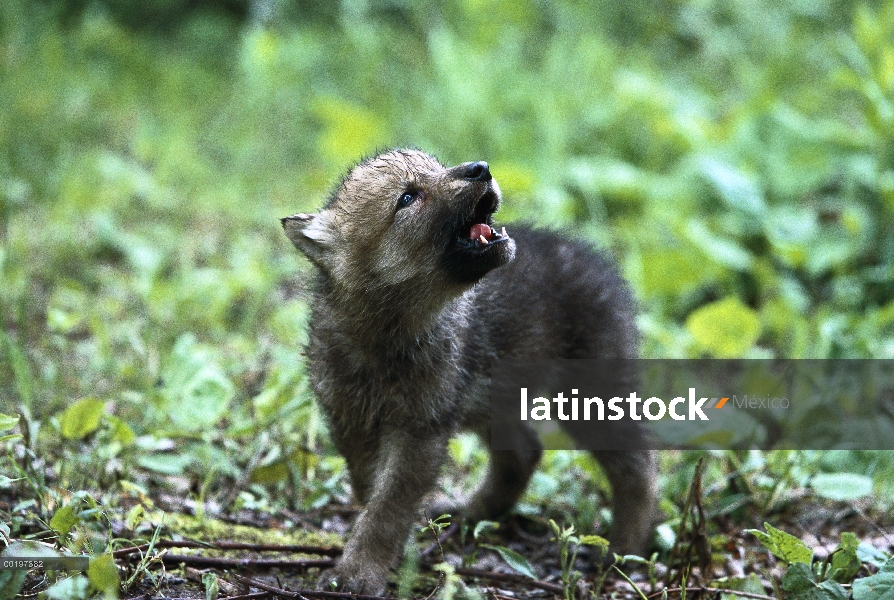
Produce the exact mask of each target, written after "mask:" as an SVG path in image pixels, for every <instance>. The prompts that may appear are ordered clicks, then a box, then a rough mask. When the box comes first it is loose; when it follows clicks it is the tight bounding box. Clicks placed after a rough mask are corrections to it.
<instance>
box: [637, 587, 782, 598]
mask: <svg viewBox="0 0 894 600" xmlns="http://www.w3.org/2000/svg"><path fill="white" fill-rule="evenodd" d="M693 592H695V593H697V592H701V593H709V594H733V595H735V596H742V597H743V598H757V600H776V596H766V595H764V594H755V593H754V592H740V591H739V590H728V589H725V588H714V587H687V588H681V587H676V588H667V589H663V590H661V591H659V592H655V593H654V594H649V595H648V596H647V598H658V597H660V596H661V595H662V594H665V593H667V594H672V593H678V594H680V595H683V593H685V594H686V595H687V596H688V595H689V594H690V593H693Z"/></svg>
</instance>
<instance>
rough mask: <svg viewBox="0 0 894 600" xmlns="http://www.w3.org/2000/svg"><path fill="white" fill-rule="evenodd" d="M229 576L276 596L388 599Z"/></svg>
mask: <svg viewBox="0 0 894 600" xmlns="http://www.w3.org/2000/svg"><path fill="white" fill-rule="evenodd" d="M230 577H233V578H234V579H236V581H239V582H240V583H242V584H244V585H247V586H249V587H256V588H258V589H260V590H265V591H268V592H271V593H273V594H275V595H277V596H281V597H283V598H295V599H299V600H300V599H301V598H342V599H346V600H389V599H388V598H385V597H384V596H365V595H363V594H349V593H347V592H325V591H322V590H297V591H294V592H293V591H289V590H284V589H282V588H279V587H276V586H275V585H270V584H268V583H264V582H263V581H258V580H256V579H252V578H251V577H243V576H242V575H236V574H230Z"/></svg>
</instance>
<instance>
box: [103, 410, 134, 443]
mask: <svg viewBox="0 0 894 600" xmlns="http://www.w3.org/2000/svg"><path fill="white" fill-rule="evenodd" d="M108 420H109V424H110V425H111V426H112V437H113V439H114V440H115V441H116V442H119V443H120V444H121V445H122V446H129V445H131V444H133V443H134V441H135V440H136V439H137V434H136V433H134V430H133V429H131V428H130V426H129V425H128V424H127V423H125V422H124V421H122V420H121V419H119V418H118V417H114V416H111V415H109V417H108Z"/></svg>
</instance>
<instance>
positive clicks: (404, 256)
mask: <svg viewBox="0 0 894 600" xmlns="http://www.w3.org/2000/svg"><path fill="white" fill-rule="evenodd" d="M499 204H500V188H499V187H498V186H497V182H496V181H495V180H494V179H493V178H492V177H491V174H490V170H489V169H488V166H487V163H485V162H473V163H463V164H461V165H458V166H456V167H452V168H447V167H445V166H444V165H442V164H441V163H440V162H438V161H437V160H436V159H435V158H433V157H431V156H429V155H428V154H425V153H424V152H421V151H419V150H390V151H387V152H383V153H381V154H379V155H377V156H374V157H373V158H369V159H367V160H364V161H363V162H361V163H360V164H358V165H357V166H356V167H354V168H353V169H351V171H350V172H349V173H348V174H347V176H346V177H345V178H344V180H343V181H342V183H341V185H340V186H339V187H338V188H337V189H336V190H335V193H334V194H333V195H332V197H331V199H330V201H329V203H328V204H327V205H326V206H325V208H323V210H321V211H320V212H319V213H316V214H297V215H293V216H291V217H286V218H284V219H282V224H283V227H284V228H285V231H286V235H287V236H288V237H289V239H290V240H292V242H293V243H294V244H295V246H296V247H297V248H298V249H299V250H300V251H301V252H303V253H304V254H305V255H306V256H307V257H308V258H309V259H310V260H311V261H312V262H313V263H314V264H316V265H317V266H318V267H319V268H320V269H321V270H322V271H323V272H325V273H326V274H327V275H329V276H330V277H331V278H332V279H333V280H334V281H335V282H338V283H339V284H341V285H347V286H351V282H355V283H356V285H358V286H361V285H362V286H363V287H364V288H366V289H368V291H372V292H374V291H375V290H376V289H379V288H386V287H389V288H393V286H395V285H397V286H400V285H401V284H408V285H419V286H443V287H444V288H445V291H446V290H447V289H451V290H453V289H465V288H468V287H470V286H471V285H472V284H474V283H475V282H477V281H478V280H479V279H481V278H482V277H483V276H484V275H486V274H487V273H488V272H489V271H491V270H492V269H495V268H497V267H501V266H503V265H505V264H506V263H508V262H509V261H510V260H512V258H513V257H514V256H515V241H514V240H512V238H510V237H509V236H508V235H507V234H505V230H504V229H495V228H494V227H493V214H494V212H495V211H496V210H497V207H498V206H499ZM420 292H422V293H427V292H428V290H425V291H423V290H422V289H420Z"/></svg>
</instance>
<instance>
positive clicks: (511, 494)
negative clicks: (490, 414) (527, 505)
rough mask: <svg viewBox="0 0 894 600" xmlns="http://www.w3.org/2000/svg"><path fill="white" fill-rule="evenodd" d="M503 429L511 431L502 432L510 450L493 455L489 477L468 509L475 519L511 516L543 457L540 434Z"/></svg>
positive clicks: (510, 425)
mask: <svg viewBox="0 0 894 600" xmlns="http://www.w3.org/2000/svg"><path fill="white" fill-rule="evenodd" d="M500 426H501V427H507V428H511V430H510V431H508V432H501V433H503V434H504V435H506V438H505V439H506V440H507V441H508V442H509V448H508V449H505V450H492V451H491V453H490V463H489V464H488V466H487V474H486V475H485V478H484V481H482V483H481V485H480V486H479V487H478V489H477V490H475V492H474V493H473V494H472V497H471V498H470V499H469V502H468V506H467V509H466V510H467V513H468V515H469V516H470V517H472V518H474V519H492V518H496V517H499V516H500V515H502V514H504V513H506V512H508V511H509V509H511V508H512V507H513V506H514V505H515V502H516V501H517V500H518V498H519V497H520V496H521V495H522V493H524V491H525V488H526V487H527V486H528V481H529V480H530V479H531V474H532V473H533V472H534V469H536V468H537V463H539V462H540V456H541V455H542V454H543V445H542V444H541V443H540V440H539V439H538V437H537V434H536V433H535V432H534V430H532V429H531V428H530V427H528V426H527V425H524V424H522V423H506V424H500ZM486 436H487V433H486V432H485V433H484V435H483V436H482V439H487V437H486Z"/></svg>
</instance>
